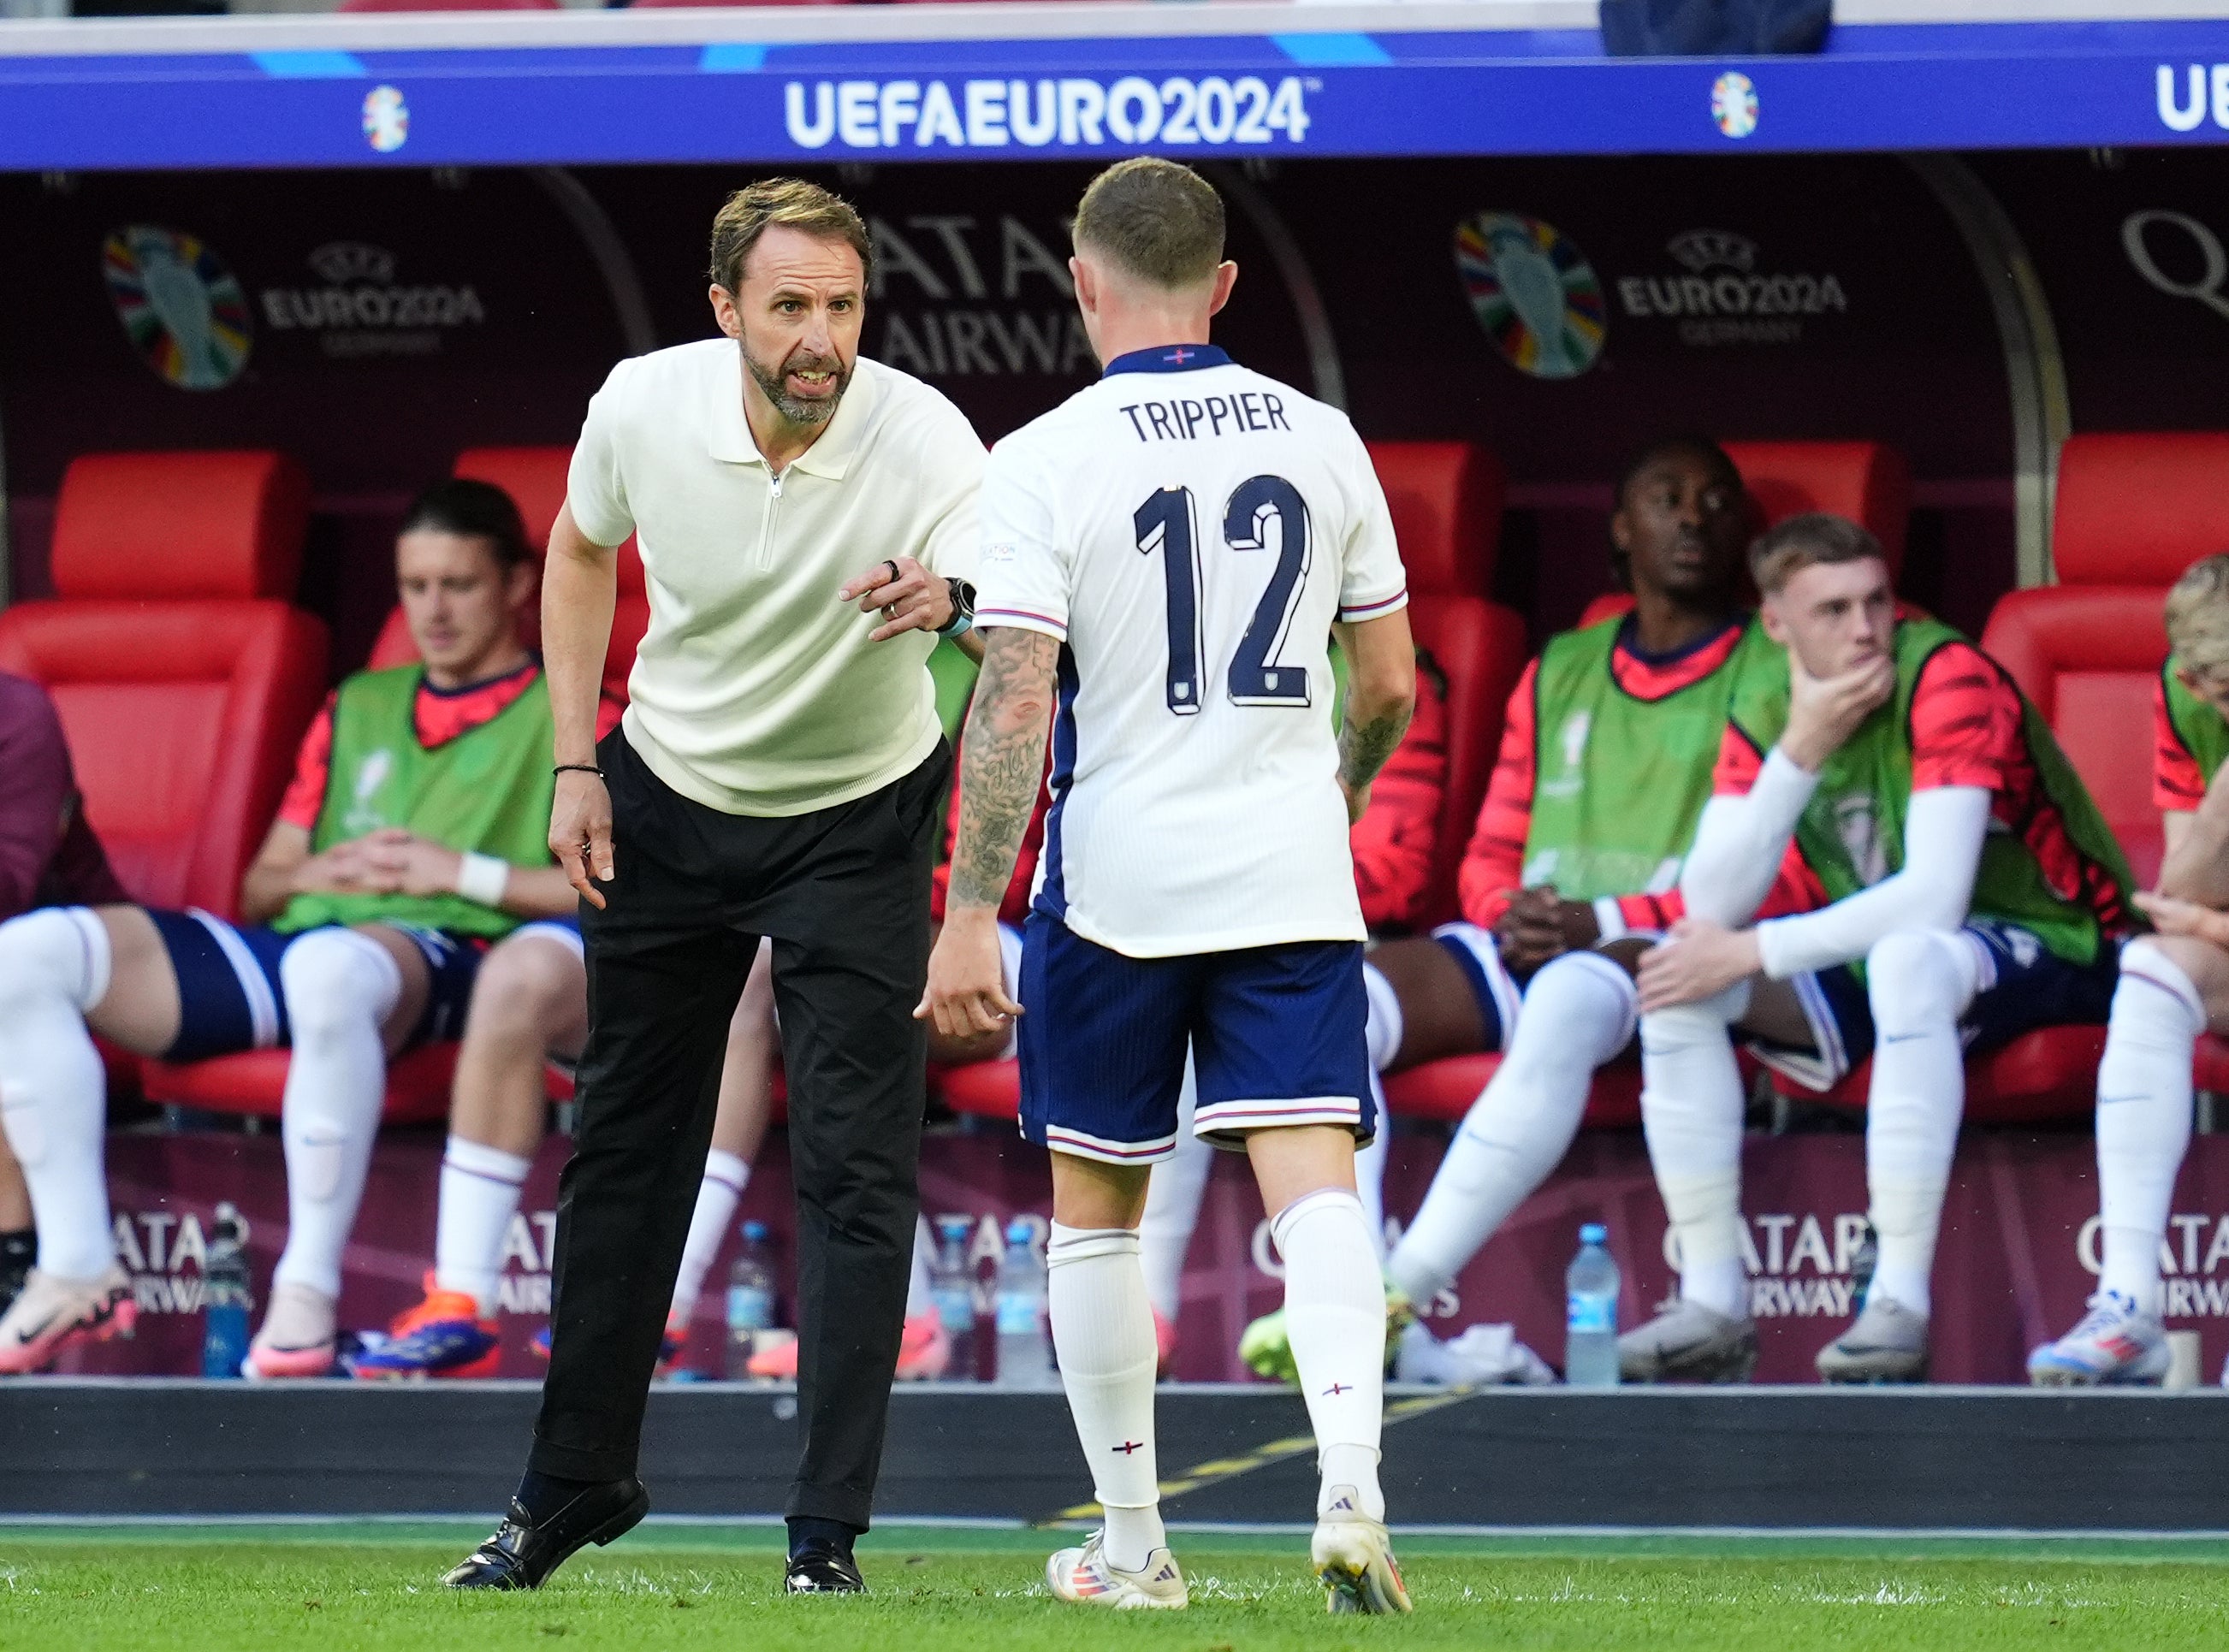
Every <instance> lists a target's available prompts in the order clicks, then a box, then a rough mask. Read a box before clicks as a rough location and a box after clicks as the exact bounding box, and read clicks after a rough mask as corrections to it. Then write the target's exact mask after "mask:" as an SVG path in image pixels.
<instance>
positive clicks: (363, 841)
mask: <svg viewBox="0 0 2229 1652" xmlns="http://www.w3.org/2000/svg"><path fill="white" fill-rule="evenodd" d="M391 829H392V828H382V830H391ZM376 836H378V834H377V833H374V834H372V835H371V837H357V838H351V839H350V840H349V841H348V842H345V843H336V844H334V845H333V846H332V847H331V848H329V849H326V850H325V851H324V853H322V854H318V855H312V856H310V858H309V859H308V860H306V861H303V862H302V863H301V864H300V865H299V866H298V867H296V868H294V871H293V874H292V878H291V879H290V880H288V884H287V887H288V888H289V889H290V890H291V891H292V893H295V894H298V895H388V894H393V893H395V880H394V877H393V874H390V873H389V872H387V871H385V870H383V869H382V868H380V867H378V866H376V865H375V864H374V863H373V861H372V858H371V854H370V848H371V842H372V838H373V837H376ZM404 836H408V833H405V834H404Z"/></svg>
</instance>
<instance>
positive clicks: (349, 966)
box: [271, 928, 402, 1301]
mask: <svg viewBox="0 0 2229 1652" xmlns="http://www.w3.org/2000/svg"><path fill="white" fill-rule="evenodd" d="M279 985H280V987H281V988H282V989H284V990H285V992H286V1019H287V1021H288V1022H289V1023H290V1024H291V1026H292V1029H293V1045H294V1050H293V1057H292V1060H290V1061H289V1062H288V1063H287V1066H286V1092H285V1094H284V1096H283V1098H282V1100H281V1107H282V1110H283V1111H282V1116H281V1119H280V1126H279V1128H280V1134H281V1136H282V1137H283V1138H284V1141H285V1144H286V1251H285V1252H283V1253H282V1254H281V1255H280V1256H279V1265H278V1267H277V1268H276V1269H274V1270H273V1272H272V1276H271V1277H272V1283H273V1285H279V1284H297V1285H301V1286H304V1287H305V1288H306V1289H308V1290H314V1291H316V1292H318V1294H320V1295H321V1296H324V1297H330V1298H332V1299H334V1300H336V1301H337V1300H338V1299H339V1297H340V1294H341V1252H342V1251H343V1250H344V1249H345V1248H346V1247H347V1245H348V1237H349V1230H350V1228H351V1227H353V1226H356V1213H357V1205H358V1204H359V1203H361V1202H362V1201H363V1178H364V1173H365V1171H366V1170H367V1169H369V1166H370V1163H371V1144H372V1142H373V1140H374V1139H375V1138H376V1137H377V1136H378V1134H379V1110H380V1103H381V1101H382V1098H383V1097H384V1096H385V1094H386V1091H387V1052H386V1049H385V1047H383V1046H382V1043H381V1041H380V1033H379V1029H380V1025H381V1023H382V1022H383V1021H385V1020H386V1019H387V1017H388V1016H389V1015H391V1014H393V1013H394V1009H395V1003H396V1002H397V1001H398V1000H400V999H401V996H402V970H401V965H399V964H396V963H395V958H394V955H393V954H391V953H390V952H389V951H388V950H387V949H386V948H385V947H383V946H382V945H381V944H379V943H378V942H377V941H375V940H373V939H372V938H370V937H369V936H368V935H360V934H358V933H357V932H356V931H354V930H352V929H338V928H335V929H313V930H311V931H310V932H308V933H306V934H305V935H303V936H301V937H299V938H298V939H297V940H296V941H295V942H294V944H292V945H291V946H289V947H288V948H287V949H286V952H285V953H284V954H283V955H282V956H281V957H280V958H279Z"/></svg>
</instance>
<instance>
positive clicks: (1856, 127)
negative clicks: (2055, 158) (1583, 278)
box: [0, 14, 2229, 170]
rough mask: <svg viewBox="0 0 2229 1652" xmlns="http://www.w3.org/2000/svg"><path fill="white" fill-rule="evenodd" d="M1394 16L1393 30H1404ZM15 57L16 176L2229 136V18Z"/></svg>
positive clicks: (2028, 143) (2026, 143) (2067, 142)
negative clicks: (1792, 39)
mask: <svg viewBox="0 0 2229 1652" xmlns="http://www.w3.org/2000/svg"><path fill="white" fill-rule="evenodd" d="M1389 15H1391V14H1389ZM2221 143H2229V23H2220V22H2199V23H2163V24H2151V25H2126V26H2105V25H2098V24H2086V25H2078V26H2068V27H2065V28H2059V27H2053V26H2044V25H2033V26H2030V25H2022V26H2014V25H1998V26H1986V25H1974V26H1957V27H1952V26H1943V27H1931V28H1930V27H1915V28H1898V29H1850V28H1844V29H1837V30H1836V31H1835V34H1834V49H1832V50H1830V51H1828V52H1827V53H1825V54H1821V55H1820V56H1816V57H1785V58H1752V59H1746V60H1727V61H1716V62H1706V61H1693V60H1646V61H1636V60H1619V61H1611V60H1606V59H1604V58H1603V57H1602V55H1601V54H1600V50H1599V48H1598V47H1597V46H1596V44H1595V42H1593V40H1592V38H1591V37H1590V36H1583V35H1571V34H1569V33H1563V34H1539V33H1535V34H1520V35H1508V34H1500V35H1497V34H1469V35H1448V34H1429V35H1423V34H1412V35H1402V34H1397V33H1389V32H1383V31H1381V32H1377V33H1372V34H1368V35H1359V34H1316V35H1309V34H1286V35H1275V36H1270V37H1259V36H1255V37H1230V36H1216V37H1204V38H1198V39H1193V38H1183V37H1175V36H1155V37H1152V38H1147V39H1130V40H1095V41H1084V40H1054V41H1046V40H1037V41H1022V42H995V41H992V42H986V41H951V42H844V43H825V44H798V45H771V46H761V45H744V44H718V43H716V44H712V45H707V46H701V47H697V46H684V47H673V46H658V47H620V48H613V47H579V48H564V47H541V48H533V49H531V50H491V49H470V50H462V49H460V50H447V51H445V50H431V49H421V50H413V51H409V52H376V51H357V52H343V51H305V52H263V53H257V54H239V55H196V56H130V57H126V56H111V57H74V58H68V57H51V56H46V57H31V56H23V57H6V56H0V170H83V169H102V168H108V169H118V168H133V169H138V168H164V167H225V166H253V167H266V166H318V167H324V166H348V165H371V166H376V165H406V166H408V165H415V166H428V165H435V166H450V165H473V164H502V163H521V164H547V163H557V164H562V163H627V162H639V163H656V162H720V161H729V162H740V163H781V162H789V163H795V162H811V161H819V162H827V161H835V160H851V159H873V160H877V161H911V160H924V161H926V160H948V159H954V158H960V157H967V158H972V159H985V160H1022V159H1028V158H1032V157H1102V156H1117V155H1125V154H1135V153H1140V152H1153V153H1159V154H1166V155H1172V156H1178V157H1191V156H1200V157H1217V156H1224V155H1233V154H1236V155H1247V154H1260V155H1283V156H1300V155H1326V156H1371V155H1538V154H1641V153H1655V154H1672V153H1723V154H1732V153H1739V152H1742V151H1744V150H1771V151H1783V152H1785V151H1805V150H1810V151H1820V150H1930V149H1986V148H2088V147H2096V146H2106V145H2113V146H2123V145H2127V146H2134V145H2146V144H2221Z"/></svg>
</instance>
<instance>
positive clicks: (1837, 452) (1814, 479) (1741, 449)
mask: <svg viewBox="0 0 2229 1652" xmlns="http://www.w3.org/2000/svg"><path fill="white" fill-rule="evenodd" d="M1723 445H1724V447H1725V450H1726V457H1727V458H1731V460H1732V461H1733V462H1734V468H1735V469H1736V470H1738V471H1740V472H1741V475H1742V483H1743V484H1744V486H1745V487H1747V488H1748V490H1749V495H1750V499H1751V500H1752V501H1753V502H1754V503H1756V505H1757V516H1758V518H1759V528H1760V531H1761V530H1762V529H1763V528H1774V527H1777V526H1778V525H1779V524H1780V523H1782V522H1786V521H1787V520H1788V519H1789V517H1790V516H1801V515H1804V514H1805V513H1806V512H1808V511H1813V510H1830V511H1832V512H1834V515H1838V516H1847V517H1848V518H1849V519H1850V520H1851V521H1852V522H1857V523H1859V524H1860V525H1861V526H1863V527H1865V528H1868V529H1870V530H1871V531H1872V535H1873V537H1874V538H1875V539H1877V540H1879V541H1880V542H1881V549H1882V550H1884V551H1885V552H1886V553H1887V554H1888V567H1889V573H1890V575H1891V577H1892V578H1893V577H1896V576H1898V575H1899V574H1901V573H1903V571H1904V547H1905V535H1906V532H1907V529H1908V528H1909V526H1910V523H1911V471H1909V469H1907V468H1906V466H1905V462H1904V455H1903V454H1902V453H1900V452H1898V451H1897V450H1896V449H1895V448H1893V447H1891V446H1889V445H1887V444H1886V443H1885V442H1726V443H1724V444H1723ZM1632 606H1633V599H1632V598H1631V597H1630V596H1628V595H1627V594H1626V593H1625V592H1622V591H1612V592H1606V593H1605V594H1603V595H1602V596H1599V597H1596V599H1594V600H1593V601H1592V602H1590V603H1589V604H1588V605H1587V606H1586V611H1584V612H1583V613H1582V614H1581V615H1580V616H1579V624H1582V625H1592V624H1596V623H1597V622H1598V621H1601V620H1604V619H1608V618H1611V617H1612V616H1613V615H1616V614H1622V613H1623V612H1625V611H1627V610H1628V609H1629V608H1631V607H1632Z"/></svg>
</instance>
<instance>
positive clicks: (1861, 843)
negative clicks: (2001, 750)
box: [1733, 619, 2133, 968]
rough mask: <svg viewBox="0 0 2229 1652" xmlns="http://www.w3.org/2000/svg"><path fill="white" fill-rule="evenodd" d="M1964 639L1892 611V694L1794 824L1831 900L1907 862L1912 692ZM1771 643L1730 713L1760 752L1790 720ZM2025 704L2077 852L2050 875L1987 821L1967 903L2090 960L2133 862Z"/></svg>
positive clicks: (2075, 958)
mask: <svg viewBox="0 0 2229 1652" xmlns="http://www.w3.org/2000/svg"><path fill="white" fill-rule="evenodd" d="M1965 640H1966V639H1965V638H1964V637H1962V636H1961V635H1959V633H1958V632H1956V631H1953V630H1952V629H1951V628H1950V626H1948V625H1945V624H1940V623H1938V622H1937V621H1935V620H1931V619H1906V620H1903V621H1900V622H1898V625H1897V628H1896V642H1895V650H1896V693H1895V695H1893V696H1892V698H1891V699H1890V701H1889V702H1888V703H1887V704H1886V705H1885V706H1883V707H1881V708H1879V710H1877V711H1875V712H1874V713H1873V714H1872V716H1870V717H1868V718H1866V720H1865V721H1864V722H1863V723H1862V724H1860V726H1859V727H1858V731H1857V733H1854V734H1853V735H1851V737H1850V738H1849V739H1848V740H1846V741H1844V742H1843V744H1842V746H1841V747H1840V750H1838V751H1837V752H1835V753H1834V756H1832V757H1831V758H1829V759H1827V762H1826V764H1825V765H1824V766H1822V767H1821V770H1820V772H1819V784H1818V788H1817V789H1816V790H1815V791H1813V792H1812V794H1811V801H1810V803H1809V804H1807V805H1806V806H1805V808H1804V810H1803V816H1802V819H1801V820H1800V821H1798V822H1797V823H1796V828H1795V842H1796V847H1797V848H1798V849H1800V850H1801V851H1802V855H1803V859H1804V861H1805V863H1806V864H1807V865H1808V866H1809V867H1810V868H1811V870H1812V872H1813V873H1814V874H1815V875H1816V876H1817V877H1818V879H1819V881H1820V882H1821V884H1822V885H1823V886H1825V888H1826V891H1827V896H1828V900H1847V898H1848V897H1850V896H1851V895H1853V894H1855V893H1858V891H1860V889H1865V888H1868V887H1871V886H1872V885H1873V884H1876V883H1879V881H1880V880H1882V879H1883V878H1885V877H1888V876H1889V875H1891V874H1892V873H1895V872H1897V871H1898V870H1899V869H1901V868H1902V867H1903V865H1904V827H1905V816H1907V814H1908V813H1909V812H1910V810H1911V697H1912V695H1913V693H1914V691H1915V690H1916V689H1917V687H1918V684H1919V676H1920V673H1921V671H1922V670H1923V669H1925V667H1926V664H1927V662H1928V661H1929V660H1930V659H1932V658H1933V657H1934V656H1935V655H1936V653H1937V650H1941V649H1943V647H1945V646H1947V645H1948V644H1952V643H1962V642H1964V641H1965ZM1774 651H1775V653H1776V655H1777V656H1778V659H1777V662H1776V667H1775V669H1771V670H1767V671H1759V672H1755V673H1752V674H1751V675H1750V677H1749V678H1748V679H1747V681H1745V682H1744V683H1743V684H1742V685H1741V687H1740V688H1739V689H1738V691H1737V693H1736V695H1735V699H1734V709H1733V718H1734V721H1735V723H1736V724H1737V725H1738V727H1740V728H1741V730H1742V732H1743V733H1744V735H1746V736H1747V737H1748V739H1749V740H1750V743H1751V744H1752V745H1753V746H1756V747H1757V750H1758V752H1769V751H1770V749H1771V748H1772V746H1773V743H1774V742H1775V741H1776V740H1779V738H1780V735H1781V732H1782V730H1783V729H1784V728H1785V727H1787V726H1788V695H1789V684H1788V656H1787V655H1786V653H1785V652H1784V651H1782V650H1774ZM1984 657H1986V656H1984ZM1991 664H1992V665H1993V666H1995V662H1991ZM1995 669H1998V670H2000V672H2001V669H2002V668H2001V667H1997V668H1995ZM2011 686H2013V685H2011V684H2010V682H2007V687H2011ZM2014 693H2016V694H2017V693H2019V690H2018V688H2014ZM2020 734H2021V738H2022V740H2023V741H2024V742H2025V743H2026V745H2027V753H2028V757H2029V759H2030V760H2032V761H2033V763H2034V765H2035V768H2036V774H2037V776H2038V778H2040V780H2041V781H2042V783H2043V789H2044V793H2045V796H2046V797H2047V798H2048V799H2049V801H2050V803H2051V804H2052V807H2054V808H2055V809H2056V810H2058V811H2059V819H2060V821H2061V822H2062V823H2064V825H2065V829H2066V836H2067V838H2068V840H2069V841H2070V842H2071V844H2072V848H2073V851H2074V858H2075V863H2074V864H2072V865H2070V866H2068V867H2065V868H2058V869H2057V874H2056V875H2053V874H2051V873H2047V872H2046V869H2045V868H2044V866H2043V864H2042V862H2041V861H2040V860H2039V859H2038V858H2037V856H2036V853H2035V850H2034V849H2033V848H2031V847H2030V846H2029V844H2028V843H2027V842H2026V841H2025V839H2023V838H2022V837H2020V836H2017V835H2015V834H2014V833H2013V832H2010V831H2007V830H2004V829H2001V827H2000V826H1999V825H1998V824H1996V823H1995V822H1992V823H1991V826H1990V829H1989V832H1988V836H1987V837H1986V838H1985V839H1984V840H1983V842H1982V864H1981V868H1980V869H1979V871H1978V873H1977V874H1976V875H1975V880H1974V898H1973V901H1972V903H1971V905H1970V906H1969V912H1971V914H1972V915H1973V916H1974V917H1976V918H1987V919H1996V920H1998V921H2000V922H2002V923H2007V924H2015V925H2019V926H2020V928H2022V929H2025V930H2027V931H2029V932H2031V933H2033V935H2034V936H2035V937H2036V938H2038V939H2039V940H2040V941H2042V943H2043V944H2045V945H2046V947H2048V948H2050V949H2051V951H2052V952H2053V953H2054V954H2056V955H2057V956H2058V957H2062V958H2065V959H2066V960H2067V961H2068V962H2069V963H2072V964H2088V963H2090V962H2091V961H2092V960H2093V959H2095V958H2096V957H2097V945H2098V940H2099V938H2100V935H2101V933H2102V926H2101V925H2100V923H2099V921H2098V913H2097V904H2096V903H2097V900H2098V899H2099V898H2100V897H2101V896H2102V895H2103V893H2104V890H2105V889H2106V887H2108V885H2109V884H2110V887H2111V888H2112V889H2113V890H2115V891H2119V890H2126V889H2129V888H2130V887H2133V883H2132V880H2131V879H2130V877H2129V866H2128V861H2127V860H2126V859H2125V858H2124V857H2123V855H2122V853H2121V846H2120V844H2119V843H2118V842H2117V841H2116V840H2115V838H2114V836H2113V834H2112V832H2111V830H2110V829H2109V828H2108V827H2107V826H2106V824H2105V822H2104V817H2103V816H2100V815H2099V814H2098V812H2097V804H2094V803H2092V802H2091V799H2090V793H2089V791H2087V789H2085V788H2084V785H2083V784H2082V781H2081V778H2080V777H2079V776H2078V775H2077V774H2076V773H2075V772H2074V765H2072V764H2071V763H2069V762H2068V761H2067V760H2066V757H2065V753H2064V752H2061V751H2060V750H2059V742H2058V740H2056V739H2054V738H2053V737H2052V733H2051V727H2050V725H2048V724H2047V723H2046V722H2045V721H2044V720H2043V716H2042V714H2041V713H2040V712H2038V711H2037V710H2036V708H2034V707H2033V706H2032V705H2030V704H2029V703H2028V701H2027V695H2020ZM1860 968H1862V964H1860Z"/></svg>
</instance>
